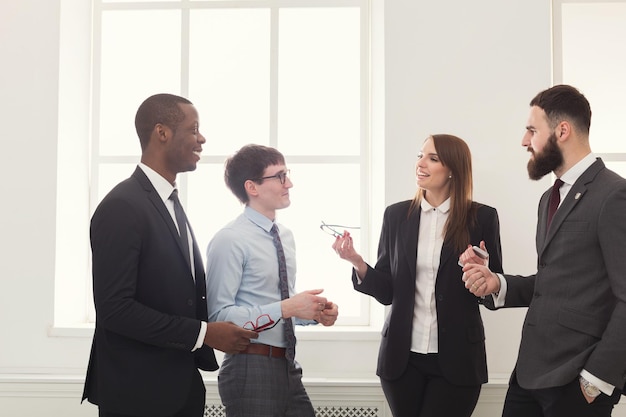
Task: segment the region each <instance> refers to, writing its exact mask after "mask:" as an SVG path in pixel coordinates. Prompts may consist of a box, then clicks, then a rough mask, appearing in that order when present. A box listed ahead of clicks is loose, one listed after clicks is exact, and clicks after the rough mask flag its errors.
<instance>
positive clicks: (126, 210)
mask: <svg viewBox="0 0 626 417" xmlns="http://www.w3.org/2000/svg"><path fill="white" fill-rule="evenodd" d="M146 204H149V203H146ZM155 221H156V220H155V219H154V216H152V219H150V215H149V214H147V212H146V210H145V209H142V208H141V206H140V205H138V204H135V203H131V202H130V201H129V199H126V198H116V197H109V198H105V199H104V200H103V201H102V203H101V204H100V206H99V207H98V209H97V210H96V212H95V213H94V216H93V218H92V222H91V242H92V243H91V244H92V255H93V256H92V260H93V286H94V288H93V292H94V301H95V306H96V312H97V326H99V327H102V328H104V329H106V330H108V331H111V332H113V333H115V334H118V335H121V336H123V337H126V338H130V339H134V340H137V341H140V342H143V343H147V344H150V345H156V346H160V347H167V348H173V349H180V350H186V351H191V350H192V349H193V347H194V346H195V343H196V341H197V338H198V335H199V333H200V321H199V320H196V319H193V318H191V317H194V316H195V314H196V313H195V307H193V306H189V305H188V303H187V302H184V300H185V299H184V298H183V299H182V301H183V302H181V300H180V299H177V300H174V299H173V298H176V297H178V296H179V295H180V294H167V293H165V294H167V297H165V296H164V294H163V292H164V290H165V289H166V288H167V287H165V284H164V283H165V282H166V280H167V279H169V280H171V278H170V277H169V275H176V274H177V275H178V276H180V275H181V271H180V270H179V269H176V266H174V265H171V264H172V263H171V262H169V263H168V262H165V261H164V260H162V259H161V260H160V261H159V260H158V259H151V258H150V256H151V255H146V254H145V252H146V250H145V246H146V240H150V239H153V238H155V239H156V238H157V237H156V236H153V235H150V234H148V235H146V233H149V232H147V231H146V230H147V229H149V228H153V227H154V225H153V224H151V223H150V222H155ZM161 222H162V220H161ZM160 231H162V232H163V233H165V234H166V236H163V235H161V236H159V238H160V239H161V240H163V239H167V234H169V232H168V231H167V228H166V227H165V225H163V226H162V227H161V228H160ZM153 233H158V232H153ZM172 241H173V239H172ZM173 242H174V241H173ZM172 245H173V246H172V251H176V250H177V248H176V246H175V243H172ZM152 256H153V257H155V258H158V257H159V256H158V255H156V256H155V255H152ZM155 262H156V263H158V267H162V269H163V270H162V271H161V272H160V275H161V276H158V275H157V274H154V275H153V276H152V277H151V278H152V279H153V283H151V284H149V283H147V282H142V283H140V282H139V274H140V267H141V266H142V265H148V264H150V265H152V266H153V267H154V265H155ZM142 273H143V272H142ZM189 285H190V286H191V287H192V290H191V291H194V290H193V285H192V283H190V284H189ZM181 291H182V290H181ZM157 292H158V293H159V294H157ZM142 297H144V298H147V297H150V298H151V299H159V298H160V299H163V301H162V306H163V308H162V309H157V308H153V307H149V306H148V304H149V303H142V302H140V301H138V300H139V299H141V298H142ZM187 310H189V311H187ZM164 311H167V312H164Z"/></svg>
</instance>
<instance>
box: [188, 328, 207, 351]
mask: <svg viewBox="0 0 626 417" xmlns="http://www.w3.org/2000/svg"><path fill="white" fill-rule="evenodd" d="M205 335H206V322H205V321H201V322H200V333H198V340H196V345H195V346H194V347H193V349H191V351H192V352H195V351H196V350H198V349H200V348H201V347H202V345H203V344H204V336H205Z"/></svg>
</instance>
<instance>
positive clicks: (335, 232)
mask: <svg viewBox="0 0 626 417" xmlns="http://www.w3.org/2000/svg"><path fill="white" fill-rule="evenodd" d="M320 229H322V231H323V232H325V233H328V234H329V235H332V236H334V237H337V236H341V237H343V232H340V231H339V230H345V229H350V230H356V229H360V227H354V226H342V225H340V224H326V223H324V220H322V224H320Z"/></svg>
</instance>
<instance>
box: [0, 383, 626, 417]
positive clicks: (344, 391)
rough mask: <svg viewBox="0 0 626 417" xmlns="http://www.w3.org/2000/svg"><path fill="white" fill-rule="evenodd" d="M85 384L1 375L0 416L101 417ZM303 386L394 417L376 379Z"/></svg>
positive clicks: (318, 397) (491, 415)
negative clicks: (84, 399)
mask: <svg viewBox="0 0 626 417" xmlns="http://www.w3.org/2000/svg"><path fill="white" fill-rule="evenodd" d="M83 381H84V377H83V376H77V375H34V374H23V375H19V374H4V375H3V374H0V416H2V417H44V416H63V417H97V415H98V410H97V407H95V406H94V405H92V404H88V403H87V402H85V403H83V404H81V402H80V398H81V395H82V392H83ZM205 385H206V388H207V411H206V413H205V416H206V417H221V416H223V413H222V411H223V408H222V406H221V403H220V398H219V394H218V391H217V382H216V380H215V377H214V376H212V375H211V376H205ZM304 385H305V386H306V389H307V392H308V393H309V396H310V397H311V401H312V402H313V405H314V407H315V408H316V413H317V417H391V412H390V411H389V408H388V407H387V404H386V402H385V397H384V395H383V392H382V389H381V388H380V384H379V381H378V379H377V378H372V379H337V378H332V379H331V378H329V379H326V378H309V379H307V378H304ZM506 387H507V382H506V379H505V378H492V379H491V382H489V383H487V384H485V385H484V386H483V389H482V392H481V395H480V399H479V401H478V405H477V407H476V410H475V411H474V414H473V416H474V417H499V416H500V414H501V412H502V404H503V402H504V396H505V394H506ZM613 417H626V401H624V400H622V401H621V402H620V403H619V404H618V405H617V407H616V408H615V409H614V411H613Z"/></svg>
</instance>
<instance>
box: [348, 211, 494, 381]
mask: <svg viewBox="0 0 626 417" xmlns="http://www.w3.org/2000/svg"><path fill="white" fill-rule="evenodd" d="M410 204H411V201H403V202H400V203H396V204H393V205H391V206H389V207H387V209H386V210H385V215H384V220H383V226H382V231H381V236H380V242H379V245H378V261H377V263H376V267H375V268H372V267H369V266H368V271H367V274H366V275H365V277H364V278H363V281H362V283H361V284H359V283H358V282H357V277H356V273H354V272H353V277H352V279H353V284H354V288H355V289H356V290H357V291H360V292H362V293H365V294H368V295H371V296H373V297H375V298H376V299H377V300H378V301H379V302H380V303H382V304H384V305H391V311H390V312H389V314H388V316H387V318H386V320H385V324H384V326H383V330H382V340H381V345H380V352H379V355H378V368H377V374H378V375H379V376H380V377H381V378H383V379H387V380H393V379H396V378H398V377H399V376H400V375H401V374H402V373H403V372H404V370H405V369H406V366H407V363H408V360H409V355H410V349H411V332H412V328H413V310H414V306H415V288H416V286H415V282H416V260H417V245H418V241H417V238H418V231H419V222H420V215H421V209H420V208H419V207H418V209H417V210H413V212H412V213H411V215H410V216H408V217H407V213H408V210H409V206H410ZM474 207H475V208H476V215H477V222H476V225H475V227H473V228H471V230H470V242H468V244H472V245H479V243H480V241H481V240H484V241H485V243H486V245H487V249H488V250H489V255H490V259H489V262H490V267H491V269H492V270H494V271H502V256H501V246H500V225H499V221H498V213H497V212H496V210H495V209H494V208H492V207H489V206H484V205H480V204H478V203H474ZM459 255H460V253H456V252H455V251H454V250H453V249H452V248H451V247H450V246H449V244H448V243H447V242H444V245H443V248H442V251H441V259H440V265H439V271H438V273H437V280H436V283H435V297H436V307H437V322H438V336H439V359H440V360H439V363H440V365H441V370H442V372H443V375H444V377H445V378H446V379H447V380H448V381H449V382H451V383H453V384H457V385H479V384H482V383H484V382H487V361H486V355H485V331H484V327H483V323H482V319H481V317H480V312H479V303H478V299H477V297H475V296H474V295H472V294H471V293H470V292H469V291H468V290H467V289H466V288H465V286H464V283H463V281H462V280H461V277H462V275H463V272H462V270H461V267H460V266H459V265H458V264H457V262H458V259H459Z"/></svg>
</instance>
